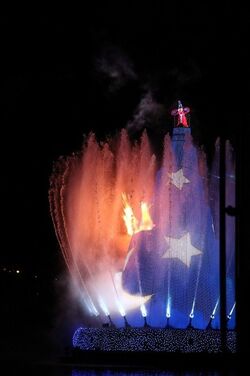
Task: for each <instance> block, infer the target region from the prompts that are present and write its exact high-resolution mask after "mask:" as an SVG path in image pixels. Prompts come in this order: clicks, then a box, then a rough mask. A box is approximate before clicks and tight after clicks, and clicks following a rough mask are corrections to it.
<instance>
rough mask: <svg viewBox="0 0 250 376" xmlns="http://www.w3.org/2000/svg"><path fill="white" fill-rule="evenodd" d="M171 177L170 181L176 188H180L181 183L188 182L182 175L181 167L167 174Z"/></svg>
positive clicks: (181, 186)
mask: <svg viewBox="0 0 250 376" xmlns="http://www.w3.org/2000/svg"><path fill="white" fill-rule="evenodd" d="M168 175H169V176H170V178H171V183H172V184H174V185H175V186H176V188H178V189H180V190H181V189H182V188H183V185H184V184H186V183H190V180H188V179H187V178H186V177H185V176H184V175H183V170H182V168H181V169H180V170H178V171H177V172H172V173H171V174H168Z"/></svg>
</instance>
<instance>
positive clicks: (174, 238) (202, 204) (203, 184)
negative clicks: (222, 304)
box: [123, 128, 234, 328]
mask: <svg viewBox="0 0 250 376" xmlns="http://www.w3.org/2000/svg"><path fill="white" fill-rule="evenodd" d="M169 147H171V151H170V152H169V154H168V155H167V156H166V155H165V158H166V161H165V162H164V163H163V168H161V169H160V170H159V171H158V174H157V182H156V188H155V195H154V203H153V207H154V214H153V221H154V223H155V228H154V229H153V230H151V231H143V232H140V233H138V234H135V235H134V236H133V238H132V240H131V244H130V247H129V249H130V250H131V252H130V256H129V258H128V260H127V263H126V266H125V269H124V271H123V285H124V288H126V289H127V291H129V292H130V293H133V294H141V295H142V296H144V295H149V294H151V295H152V297H151V299H150V301H149V302H148V304H147V312H148V323H149V324H151V325H152V326H165V325H166V318H168V319H169V323H170V325H172V326H173V327H179V328H183V327H187V325H188V323H191V322H192V325H193V326H194V327H196V328H206V326H207V323H208V322H209V319H210V317H211V315H213V326H214V327H219V304H218V303H219V238H218V234H219V232H218V229H217V228H216V215H217V214H218V208H219V206H218V199H217V201H216V202H214V208H213V209H214V213H216V215H212V214H213V213H212V210H211V205H210V201H211V200H210V199H211V196H210V193H209V191H208V190H207V175H206V173H205V161H204V158H203V157H201V156H200V155H199V152H198V149H197V148H196V147H195V146H194V144H193V142H192V139H191V129H190V128H174V131H173V137H172V142H171V141H170V140H168V149H169ZM217 192H219V189H217ZM217 194H218V193H217ZM164 200H165V201H164ZM231 229H232V228H231ZM232 233H233V231H232ZM231 253H232V254H233V251H232V250H231ZM231 264H232V263H231ZM231 264H230V265H231ZM228 270H230V267H229V268H228ZM228 287H229V288H230V289H229V291H228V307H230V306H231V307H232V306H233V302H234V287H233V278H228ZM228 312H229V309H228Z"/></svg>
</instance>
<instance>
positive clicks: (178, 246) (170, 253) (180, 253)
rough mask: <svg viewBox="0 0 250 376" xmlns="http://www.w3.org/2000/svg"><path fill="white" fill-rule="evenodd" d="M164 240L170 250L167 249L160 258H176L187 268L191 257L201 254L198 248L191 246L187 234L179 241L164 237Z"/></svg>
mask: <svg viewBox="0 0 250 376" xmlns="http://www.w3.org/2000/svg"><path fill="white" fill-rule="evenodd" d="M165 239H166V241H167V243H168V244H169V245H170V248H168V249H167V251H166V252H165V253H164V255H163V256H162V258H169V259H171V258H178V259H179V260H181V262H183V263H184V264H185V265H187V267H188V268H189V267H190V264H191V257H192V256H196V255H200V254H202V252H201V251H200V250H199V249H198V248H195V247H194V246H193V245H192V244H191V240H190V234H189V233H187V234H185V235H184V236H182V237H181V238H180V239H175V238H169V237H166V236H165Z"/></svg>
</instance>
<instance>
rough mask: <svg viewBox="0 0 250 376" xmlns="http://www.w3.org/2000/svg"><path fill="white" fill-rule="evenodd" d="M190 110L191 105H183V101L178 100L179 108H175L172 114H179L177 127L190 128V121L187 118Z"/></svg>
mask: <svg viewBox="0 0 250 376" xmlns="http://www.w3.org/2000/svg"><path fill="white" fill-rule="evenodd" d="M189 112H190V108H189V107H184V108H183V107H182V104H181V101H178V108H175V109H174V110H172V111H171V115H172V116H178V120H177V127H185V128H188V127H189V125H188V122H187V118H186V114H188V113H189Z"/></svg>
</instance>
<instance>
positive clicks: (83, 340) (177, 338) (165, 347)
mask: <svg viewBox="0 0 250 376" xmlns="http://www.w3.org/2000/svg"><path fill="white" fill-rule="evenodd" d="M73 347H74V348H75V349H77V350H82V351H84V352H96V351H100V352H169V353H174V352H177V353H220V352H221V332H220V330H215V329H206V330H200V329H193V328H188V329H172V328H166V329H164V328H150V327H146V328H145V327H144V328H112V327H107V328H78V329H77V330H76V332H75V333H74V336H73ZM227 351H228V352H229V353H236V332H235V331H233V330H228V331H227Z"/></svg>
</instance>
